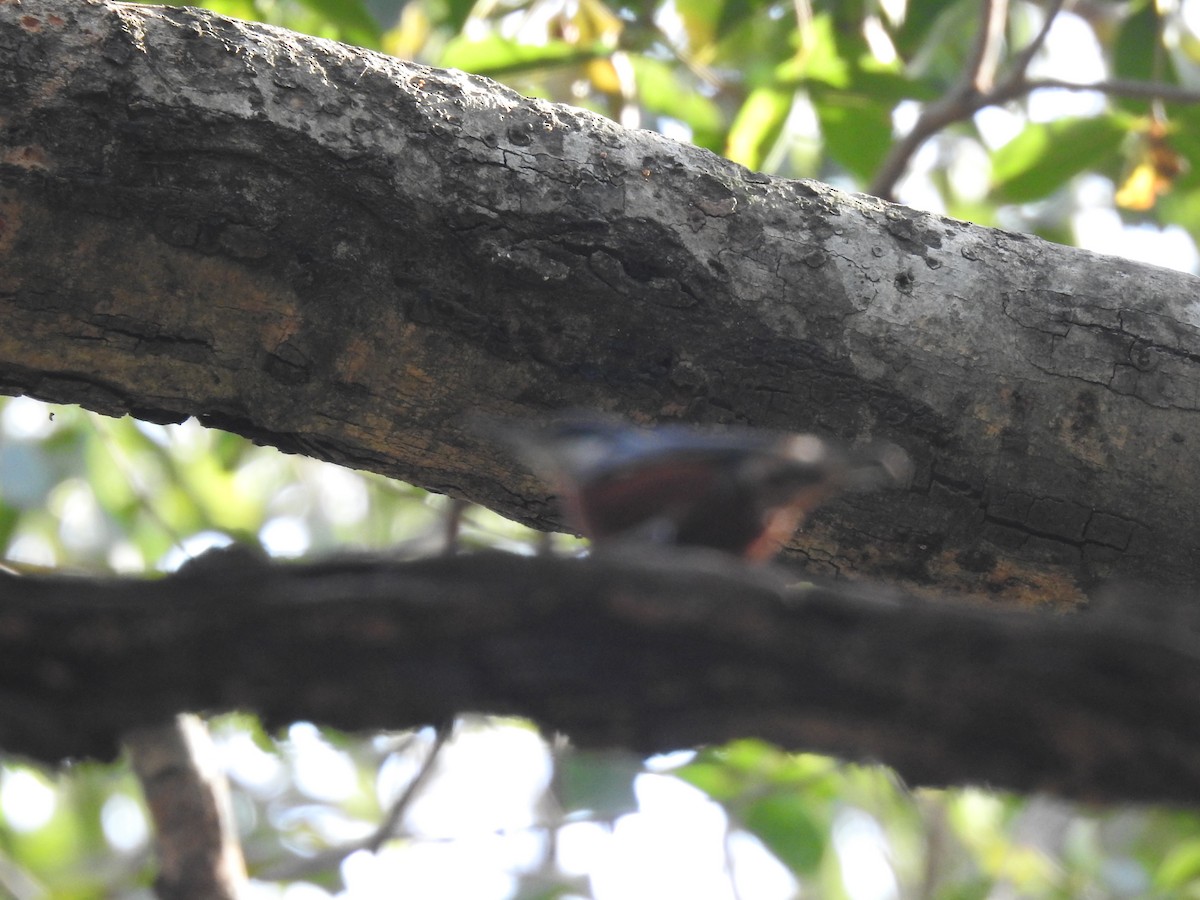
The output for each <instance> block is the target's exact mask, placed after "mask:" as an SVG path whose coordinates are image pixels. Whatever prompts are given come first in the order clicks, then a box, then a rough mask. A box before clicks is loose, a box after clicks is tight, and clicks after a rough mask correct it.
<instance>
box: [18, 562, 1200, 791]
mask: <svg viewBox="0 0 1200 900" xmlns="http://www.w3.org/2000/svg"><path fill="white" fill-rule="evenodd" d="M789 580H792V584H791V585H790V586H789V585H788V581H789ZM0 599H2V601H3V602H2V604H0V747H3V748H4V749H5V751H7V752H13V753H20V754H25V755H28V756H31V757H35V758H38V759H41V760H45V761H57V760H59V759H62V758H67V757H74V756H86V755H99V756H107V755H111V754H112V753H114V752H115V750H116V748H117V746H118V742H119V740H120V739H121V736H122V734H124V733H125V732H126V731H127V730H129V729H131V728H135V727H138V726H143V725H153V724H157V723H160V722H164V721H166V720H168V719H169V717H170V716H171V715H173V714H174V713H176V712H178V711H180V710H188V709H192V710H195V709H204V710H212V711H216V710H227V709H245V710H252V711H254V712H256V713H258V714H259V715H261V716H262V717H263V718H264V720H265V721H266V722H267V723H268V724H270V725H279V724H282V723H286V722H290V721H294V720H298V719H306V720H312V721H316V722H320V723H324V724H328V725H332V726H336V727H339V728H346V729H368V728H370V729H378V728H383V729H389V728H394V729H400V728H408V727H412V726H417V725H421V724H424V723H429V722H437V721H445V720H447V719H448V718H450V717H451V716H453V715H454V714H456V713H461V712H483V713H495V714H506V715H520V716H526V717H529V718H531V719H533V720H535V721H536V722H538V723H539V724H541V725H542V726H543V727H545V728H547V729H552V730H557V731H561V732H563V733H565V734H566V735H568V736H569V737H570V738H571V739H572V740H573V741H575V742H576V743H578V744H580V745H583V746H623V747H629V748H633V749H635V750H638V751H641V752H643V753H647V754H649V753H655V752H664V751H669V750H674V749H679V748H685V747H692V746H697V745H701V744H710V743H718V742H723V741H727V740H730V739H733V738H738V737H747V736H757V737H761V738H764V739H767V740H770V741H773V742H776V743H778V744H780V745H782V746H784V747H786V748H789V749H796V750H815V751H823V752H831V753H835V754H840V755H843V756H845V757H848V758H851V759H856V760H868V761H882V762H885V763H888V764H890V765H892V766H894V767H895V768H896V769H897V770H898V771H899V772H900V774H901V775H902V776H903V777H905V778H906V779H908V780H910V781H911V782H912V783H914V784H927V783H932V784H939V785H941V784H950V783H977V784H978V783H983V784H988V785H991V786H994V787H1004V788H1011V789H1018V790H1035V789H1040V790H1048V791H1052V792H1056V793H1059V794H1063V795H1067V796H1073V797H1081V798H1085V799H1090V800H1108V801H1112V800H1125V801H1159V802H1170V803H1180V804H1186V803H1195V802H1198V801H1200V722H1198V721H1197V719H1196V717H1195V716H1191V715H1188V714H1187V710H1191V709H1195V708H1196V704H1197V703H1198V702H1200V661H1198V659H1197V654H1196V648H1197V646H1198V645H1197V642H1196V641H1195V639H1194V636H1193V634H1192V631H1191V629H1190V628H1188V627H1181V625H1180V623H1179V622H1177V621H1163V622H1159V623H1157V624H1154V623H1147V621H1146V619H1145V617H1144V616H1139V617H1137V618H1133V617H1128V616H1127V615H1126V614H1125V612H1123V610H1124V609H1126V608H1127V607H1128V606H1129V605H1130V604H1132V605H1133V606H1137V603H1138V602H1139V601H1140V600H1142V599H1144V598H1141V597H1137V596H1128V595H1122V596H1121V597H1120V598H1119V599H1120V600H1121V601H1122V602H1121V603H1120V604H1119V605H1116V604H1114V605H1113V606H1111V608H1110V611H1109V612H1108V613H1104V612H1088V613H1084V614H1078V615H1072V616H1063V615H1054V614H1048V613H1032V612H1013V611H999V610H995V609H986V608H964V607H962V606H960V605H950V604H941V603H931V602H927V601H919V600H914V599H912V598H910V597H906V596H904V595H901V594H899V593H897V592H895V591H894V590H891V589H883V588H877V587H871V586H866V585H854V584H847V583H844V582H842V583H836V584H829V585H825V586H819V585H813V584H811V583H806V582H802V583H795V582H794V575H790V574H789V573H788V572H787V571H786V570H783V569H775V568H763V569H748V568H744V567H742V566H741V565H738V564H736V563H732V562H728V561H726V560H725V559H724V558H720V557H717V556H714V555H712V554H708V553H704V552H691V553H685V552H673V553H658V554H653V555H646V554H640V555H632V554H630V553H623V554H613V555H609V556H606V557H605V556H598V557H593V558H590V559H558V558H548V557H543V558H524V557H517V556H511V555H504V554H480V555H475V556H467V557H459V558H441V559H432V560H425V561H420V562H411V563H397V562H388V561H379V560H377V559H376V560H371V559H343V560H331V561H328V562H323V563H312V564H305V565H287V566H281V565H272V564H269V563H266V562H259V561H254V560H242V561H237V562H234V563H231V564H225V565H216V566H212V565H208V566H204V567H203V568H202V570H200V571H196V572H193V573H186V574H178V575H175V576H171V577H168V578H165V579H163V580H159V581H152V582H147V581H141V580H133V579H111V580H89V579H82V578H74V579H71V578H43V577H18V576H5V575H0Z"/></svg>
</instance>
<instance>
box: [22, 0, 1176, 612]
mask: <svg viewBox="0 0 1200 900" xmlns="http://www.w3.org/2000/svg"><path fill="white" fill-rule="evenodd" d="M0 121H2V122H3V129H2V130H0V390H2V391H5V392H9V393H21V392H24V393H29V394H33V395H35V396H38V397H42V398H45V399H48V400H53V401H57V402H72V403H82V404H84V405H86V406H88V407H91V408H93V409H98V410H101V411H103V412H108V413H113V414H121V413H126V412H128V413H132V414H134V415H139V416H142V417H145V418H149V419H154V420H159V421H169V420H178V419H182V418H184V417H186V416H189V415H196V416H198V417H200V418H201V420H202V421H204V422H207V423H209V424H212V425H216V426H220V427H223V428H228V429H230V430H233V431H237V432H240V433H242V434H245V435H248V436H250V437H252V438H254V439H255V440H257V441H261V442H264V443H270V444H274V445H276V446H279V447H281V448H283V449H285V450H289V451H294V452H301V453H306V454H310V455H313V456H317V457H321V458H324V459H329V460H333V461H335V462H339V463H343V464H346V465H351V466H357V467H362V468H367V469H372V470H375V471H379V472H384V473H387V474H390V475H394V476H398V477H401V478H404V479H407V480H409V481H412V482H415V483H417V484H420V485H423V486H426V487H429V488H432V489H434V490H437V491H444V492H448V493H451V494H455V495H459V496H466V497H470V498H472V499H475V500H478V501H480V502H483V503H485V504H487V505H489V506H491V507H493V508H496V509H498V510H501V511H502V512H504V513H506V514H509V515H512V516H514V517H516V518H519V519H522V520H525V521H529V522H533V523H535V524H539V525H543V526H547V525H552V524H555V523H556V521H557V520H556V519H555V515H556V514H555V512H554V510H553V507H552V506H550V505H548V504H547V502H546V493H545V489H544V488H542V487H541V486H540V485H538V484H537V483H536V481H534V480H533V479H532V478H531V476H529V475H528V474H527V473H525V472H523V471H522V470H521V469H520V468H519V467H518V466H516V465H515V464H514V462H513V461H512V460H511V459H510V458H509V457H508V456H507V455H505V454H503V453H498V452H497V451H496V449H495V448H494V447H491V446H488V445H486V442H484V441H482V440H481V439H480V438H479V437H478V436H474V435H471V434H470V433H469V432H468V431H466V430H465V429H464V428H463V425H462V413H463V412H464V411H466V410H469V409H473V408H484V409H487V410H490V411H493V412H501V413H508V414H522V413H526V414H537V413H539V412H540V411H544V410H545V409H548V408H559V407H579V406H590V407H601V408H605V409H610V410H621V411H624V412H627V413H629V414H632V415H634V416H635V417H638V418H641V419H647V420H649V419H670V418H685V419H691V420H699V421H721V422H724V421H741V422H748V423H751V424H755V425H760V426H768V427H775V428H783V429H789V430H807V429H812V430H816V431H818V432H820V433H822V434H832V435H836V436H839V437H842V438H845V439H866V438H885V439H890V440H893V441H896V442H897V443H900V444H901V445H903V446H904V447H905V448H906V449H907V450H909V452H910V453H911V454H912V455H913V456H914V458H915V459H916V460H917V461H918V475H917V478H916V480H915V482H914V484H913V485H912V488H911V490H910V491H909V492H907V493H906V494H896V495H890V496H881V497H878V498H875V497H872V498H870V499H869V500H863V499H859V500H856V501H853V502H852V501H841V502H838V503H835V504H833V505H831V506H830V507H828V508H827V509H826V510H825V511H824V512H823V513H822V514H821V515H819V516H818V517H817V519H816V520H815V521H814V522H813V523H811V525H810V527H809V528H808V530H807V531H806V532H805V533H804V534H803V535H801V536H800V537H799V538H798V539H797V541H796V542H795V545H794V548H793V549H794V550H795V551H796V552H797V553H799V554H802V555H803V556H805V557H806V558H807V560H808V562H809V565H810V566H812V567H813V568H814V569H815V570H817V571H823V572H848V571H856V572H859V573H866V574H870V575H873V576H876V577H880V578H885V579H888V580H891V581H893V582H903V583H906V584H907V585H908V586H909V587H911V588H915V589H921V588H925V589H929V590H935V591H939V592H946V593H951V592H957V593H963V594H973V595H976V596H987V597H996V598H1005V599H1017V600H1025V601H1033V602H1040V601H1060V602H1066V603H1071V602H1075V601H1078V600H1080V599H1082V598H1083V597H1084V596H1085V594H1086V593H1087V591H1088V590H1089V589H1090V588H1091V586H1092V585H1094V584H1095V583H1096V582H1097V581H1099V580H1101V579H1104V578H1108V577H1112V576H1123V577H1126V578H1136V579H1153V580H1156V581H1164V582H1175V583H1194V582H1195V581H1196V580H1197V574H1198V569H1200V552H1197V550H1198V548H1200V513H1198V512H1197V506H1196V504H1195V503H1194V502H1193V499H1192V498H1194V497H1195V496H1197V495H1198V494H1200V467H1197V466H1196V465H1195V464H1194V459H1195V456H1196V452H1197V447H1198V446H1200V422H1198V420H1197V416H1196V414H1195V412H1196V406H1197V403H1198V402H1200V401H1198V399H1197V398H1200V371H1198V367H1197V365H1196V361H1197V360H1198V359H1200V335H1198V333H1197V327H1196V326H1197V322H1198V320H1197V314H1196V312H1195V309H1196V307H1195V292H1196V287H1197V281H1196V279H1194V278H1192V277H1189V276H1186V275H1181V274H1178V273H1173V272H1168V271H1164V270H1160V269H1155V268H1151V267H1147V266H1142V265H1137V264H1134V263H1130V262H1125V261H1121V260H1117V259H1110V258H1104V257H1100V256H1096V255H1093V254H1090V253H1085V252H1081V251H1078V250H1072V249H1068V248H1064V247H1059V246H1054V245H1051V244H1048V243H1045V242H1043V241H1041V240H1038V239H1035V238H1030V237H1027V236H1023V235H1018V234H1011V233H1005V232H1001V231H995V230H990V229H986V228H979V227H975V226H972V225H969V224H967V223H964V222H957V221H952V220H950V219H946V218H942V217H938V216H933V215H926V214H923V213H919V212H915V211H913V210H910V209H905V208H903V207H899V206H893V205H888V204H885V203H883V202H880V201H877V200H874V199H872V198H869V197H863V196H850V195H846V194H842V193H839V192H837V191H835V190H832V189H830V188H828V187H826V186H823V185H820V184H815V183H808V182H797V181H786V180H782V179H777V178H770V177H767V176H764V175H759V174H754V173H751V172H748V171H746V170H744V169H742V168H740V167H738V166H736V165H733V164H731V163H729V162H727V161H724V160H722V159H719V158H717V157H715V156H713V155H711V154H709V153H707V152H704V151H701V150H698V149H695V148H693V147H689V146H686V145H683V144H679V143H675V142H672V141H670V140H667V139H665V138H663V137H661V136H658V135H655V134H651V133H648V132H633V131H627V130H624V129H622V128H620V127H618V126H617V125H615V124H613V123H612V122H609V121H607V120H604V119H602V118H600V117H597V116H595V115H591V114H589V113H587V112H584V111H580V110H578V109H572V108H569V107H566V106H557V105H552V104H547V103H542V102H537V101H531V100H526V99H524V98H522V97H519V96H517V95H515V94H513V93H512V92H511V91H508V90H506V89H504V88H502V87H499V86H497V85H495V84H494V83H492V82H490V81H487V80H486V79H481V78H477V77H472V76H468V75H464V74H462V73H458V72H448V71H439V70H435V69H430V68H426V67H423V66H419V65H414V64H411V63H406V62H403V61H400V60H396V59H391V58H387V57H384V56H380V55H379V54H375V53H370V52H366V51H361V50H357V49H353V48H350V47H346V46H342V45H338V44H334V43H330V42H328V41H321V40H315V39H311V38H306V37H302V36H299V35H295V34H291V33H287V32H283V31H280V30H277V29H272V28H269V27H265V26H259V25H251V24H246V23H242V22H236V21H232V20H229V19H224V18H222V17H220V16H217V15H214V14H212V13H209V12H206V11H203V10H195V9H166V8H155V7H144V6H126V5H122V4H119V3H112V2H85V3H81V2H77V0H0Z"/></svg>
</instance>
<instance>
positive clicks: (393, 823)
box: [362, 721, 454, 852]
mask: <svg viewBox="0 0 1200 900" xmlns="http://www.w3.org/2000/svg"><path fill="white" fill-rule="evenodd" d="M452 734H454V722H453V721H450V722H443V723H441V724H440V725H438V726H437V727H436V728H435V729H434V732H433V743H432V744H431V745H430V747H429V753H427V754H426V756H425V760H424V761H423V762H422V763H421V768H419V769H418V770H417V774H416V775H414V776H413V779H412V781H410V782H409V783H408V787H406V788H405V789H404V792H403V793H402V794H401V795H400V796H399V797H397V798H396V802H395V803H393V804H392V806H391V809H389V810H388V814H387V815H386V816H384V819H383V821H382V822H380V823H379V827H378V828H376V829H375V831H374V833H372V834H371V835H370V836H369V837H367V839H366V840H365V841H363V843H362V848H363V849H365V850H370V851H372V852H376V851H378V850H379V848H380V847H382V846H383V845H384V844H385V843H386V842H387V840H388V839H389V838H390V837H391V836H392V835H393V834H395V833H396V827H397V826H398V825H399V824H400V820H401V819H403V818H404V814H405V813H406V812H408V809H409V807H410V806H412V802H413V800H414V799H415V798H416V796H417V794H418V793H420V791H421V788H423V787H424V786H425V783H426V782H427V781H429V776H430V775H432V774H433V769H434V764H435V763H436V762H437V758H438V754H439V753H441V750H442V747H444V746H445V745H446V742H447V741H448V740H450V736H451V735H452Z"/></svg>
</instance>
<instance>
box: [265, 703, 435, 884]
mask: <svg viewBox="0 0 1200 900" xmlns="http://www.w3.org/2000/svg"><path fill="white" fill-rule="evenodd" d="M453 733H454V723H453V722H452V721H451V722H445V723H443V724H441V725H438V726H437V727H436V728H435V729H434V736H433V743H432V744H431V745H430V747H429V752H428V754H426V756H425V759H424V760H423V761H422V763H421V767H420V768H419V769H418V770H417V773H416V774H415V775H414V776H413V778H412V780H411V781H410V782H409V783H408V785H407V786H406V787H405V788H404V792H403V793H402V794H401V795H400V796H399V797H397V798H396V800H395V802H394V803H392V805H391V807H390V808H389V809H388V812H387V815H386V816H384V818H383V821H381V822H380V823H379V825H378V826H377V827H376V828H375V830H374V831H372V832H371V833H370V834H368V835H367V836H366V837H364V838H361V839H359V840H356V841H349V842H347V843H344V844H338V845H337V846H336V847H329V848H328V849H326V850H322V851H320V852H319V853H315V854H313V855H312V856H306V857H303V858H297V859H291V860H286V861H284V862H281V863H278V864H276V865H273V866H269V867H266V868H264V869H262V870H261V871H258V872H256V873H255V877H257V878H259V879H261V880H265V881H289V880H294V879H297V878H303V877H304V876H306V875H309V874H312V873H314V872H325V871H328V870H330V869H333V868H335V867H336V866H338V865H340V864H341V862H342V860H344V859H345V858H346V857H348V856H349V855H350V854H352V853H357V852H358V851H359V850H370V851H371V852H372V853H374V852H378V850H379V849H380V848H381V847H382V846H383V845H384V844H385V843H387V841H388V840H389V839H390V838H392V837H393V836H395V834H396V830H397V827H398V826H399V824H400V821H401V819H403V818H404V814H405V813H406V812H408V810H409V808H410V807H411V806H412V803H413V800H414V799H416V797H417V794H418V793H419V792H420V790H421V788H422V787H424V786H425V784H426V783H427V782H428V781H429V776H430V775H431V774H433V769H434V763H436V762H437V758H438V755H439V754H440V753H441V750H442V747H443V746H445V744H446V742H447V741H448V740H449V739H450V737H451V735H452V734H453Z"/></svg>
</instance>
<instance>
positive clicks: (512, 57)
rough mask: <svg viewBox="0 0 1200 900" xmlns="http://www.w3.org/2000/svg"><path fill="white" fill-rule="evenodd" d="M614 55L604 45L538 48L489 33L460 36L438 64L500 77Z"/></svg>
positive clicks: (563, 44) (560, 43)
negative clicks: (466, 36) (468, 36)
mask: <svg viewBox="0 0 1200 900" xmlns="http://www.w3.org/2000/svg"><path fill="white" fill-rule="evenodd" d="M610 53H611V49H610V48H605V47H603V46H600V45H597V46H596V47H595V48H594V49H588V48H581V47H579V46H578V45H576V44H568V43H567V42H566V41H549V42H547V43H545V44H537V45H534V44H522V43H520V42H518V41H514V40H510V39H509V38H506V37H501V36H500V35H498V34H489V35H487V36H486V37H484V38H482V39H480V40H470V39H468V38H465V37H462V36H459V37H456V38H454V39H453V40H451V41H450V42H449V43H448V44H447V45H446V49H445V50H444V51H442V58H441V59H440V60H439V61H438V65H440V66H443V67H444V68H448V69H462V70H463V71H464V72H474V73H475V74H477V75H487V76H489V77H492V78H497V77H499V76H501V75H505V74H508V73H511V72H519V71H524V70H528V69H538V68H543V67H546V66H562V65H571V64H574V63H579V62H586V61H587V60H589V59H596V58H599V57H603V56H607V55H609V54H610Z"/></svg>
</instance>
